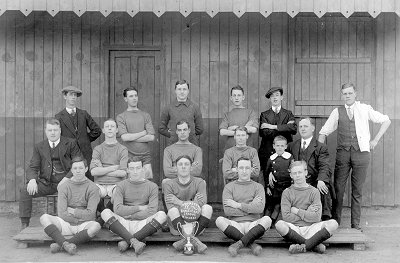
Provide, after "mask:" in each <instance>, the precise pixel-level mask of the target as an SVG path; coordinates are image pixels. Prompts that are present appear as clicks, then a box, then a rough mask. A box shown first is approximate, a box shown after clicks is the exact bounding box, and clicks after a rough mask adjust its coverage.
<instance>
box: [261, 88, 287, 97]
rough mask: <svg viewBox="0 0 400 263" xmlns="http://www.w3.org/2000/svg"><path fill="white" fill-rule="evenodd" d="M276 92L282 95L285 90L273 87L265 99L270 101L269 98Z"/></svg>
mask: <svg viewBox="0 0 400 263" xmlns="http://www.w3.org/2000/svg"><path fill="white" fill-rule="evenodd" d="M276 91H279V92H280V93H281V95H282V94H283V89H282V88H281V87H272V88H270V89H269V90H268V92H267V94H265V97H266V98H267V99H269V97H271V95H272V94H273V93H274V92H276Z"/></svg>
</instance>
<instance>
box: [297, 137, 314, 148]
mask: <svg viewBox="0 0 400 263" xmlns="http://www.w3.org/2000/svg"><path fill="white" fill-rule="evenodd" d="M312 138H313V137H312V136H311V137H310V138H308V139H303V138H302V139H301V146H300V147H303V144H304V142H306V148H307V147H308V145H310V142H311V140H312Z"/></svg>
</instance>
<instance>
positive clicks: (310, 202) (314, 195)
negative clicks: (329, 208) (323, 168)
mask: <svg viewBox="0 0 400 263" xmlns="http://www.w3.org/2000/svg"><path fill="white" fill-rule="evenodd" d="M306 175H307V163H306V162H305V161H295V162H293V163H292V164H291V165H290V177H292V179H293V182H294V183H293V185H292V186H290V187H289V188H286V189H285V190H284V191H283V194H282V201H281V210H282V218H283V220H279V221H278V222H277V223H276V224H275V228H276V231H278V233H279V234H280V235H281V236H282V237H283V238H285V239H286V240H288V241H291V242H293V244H292V245H290V247H289V252H290V253H301V252H307V251H315V252H318V253H324V252H325V250H326V247H325V246H324V245H323V244H322V242H323V241H325V240H327V239H328V238H330V237H331V236H332V234H333V233H334V232H335V231H336V229H337V228H338V223H337V222H336V221H335V220H334V219H330V220H327V221H321V211H322V208H321V199H320V194H319V191H318V189H316V188H315V187H313V186H311V185H309V184H308V183H307V181H306Z"/></svg>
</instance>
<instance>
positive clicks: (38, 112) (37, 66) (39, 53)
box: [33, 13, 44, 143]
mask: <svg viewBox="0 0 400 263" xmlns="http://www.w3.org/2000/svg"><path fill="white" fill-rule="evenodd" d="M43 23H44V22H43V13H35V42H34V45H35V49H34V50H35V62H34V71H33V104H34V112H35V114H34V116H35V143H38V142H40V141H41V140H43V138H44V132H43V92H44V89H43V26H44V25H43Z"/></svg>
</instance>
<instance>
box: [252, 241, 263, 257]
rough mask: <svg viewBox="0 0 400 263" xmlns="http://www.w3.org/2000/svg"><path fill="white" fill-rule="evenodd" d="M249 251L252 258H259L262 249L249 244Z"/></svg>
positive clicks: (257, 245)
mask: <svg viewBox="0 0 400 263" xmlns="http://www.w3.org/2000/svg"><path fill="white" fill-rule="evenodd" d="M250 249H251V253H253V255H254V256H259V255H260V254H261V250H262V247H261V246H260V245H259V244H256V243H251V245H250Z"/></svg>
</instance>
